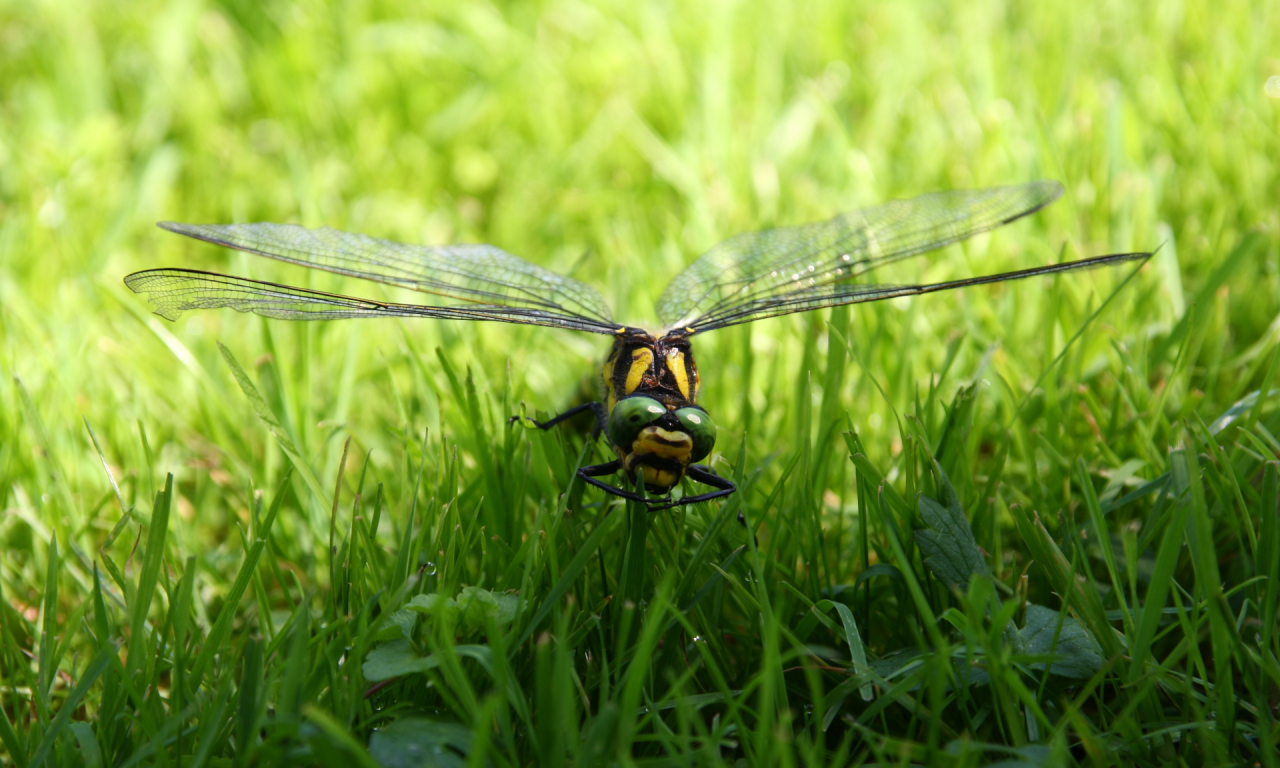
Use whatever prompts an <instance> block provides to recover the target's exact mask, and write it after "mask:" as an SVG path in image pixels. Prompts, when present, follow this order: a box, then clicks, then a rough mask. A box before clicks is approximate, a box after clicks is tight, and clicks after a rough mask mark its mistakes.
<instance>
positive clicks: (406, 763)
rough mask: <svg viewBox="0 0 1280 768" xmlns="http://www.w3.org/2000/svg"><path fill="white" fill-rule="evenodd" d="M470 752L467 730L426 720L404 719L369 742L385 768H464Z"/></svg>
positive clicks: (378, 733)
mask: <svg viewBox="0 0 1280 768" xmlns="http://www.w3.org/2000/svg"><path fill="white" fill-rule="evenodd" d="M470 749H471V731H469V730H467V728H466V726H464V725H461V724H459V723H441V722H438V721H435V720H428V719H427V718H425V717H402V718H400V719H399V720H396V721H395V722H393V723H391V724H390V725H388V726H386V727H385V728H379V729H378V730H377V731H374V733H373V736H371V737H370V738H369V754H371V755H373V759H374V760H377V761H378V762H379V763H381V764H382V766H383V768H453V767H454V766H458V767H459V768H461V766H463V765H465V764H466V760H465V755H466V753H467V752H469V751H470Z"/></svg>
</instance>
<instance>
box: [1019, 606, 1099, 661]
mask: <svg viewBox="0 0 1280 768" xmlns="http://www.w3.org/2000/svg"><path fill="white" fill-rule="evenodd" d="M1059 617H1060V614H1059V613H1058V612H1057V611H1055V610H1052V609H1050V608H1045V607H1044V606H1042V605H1035V604H1028V605H1027V623H1026V626H1024V627H1023V628H1022V630H1021V632H1020V633H1019V636H1020V638H1021V640H1022V648H1023V652H1024V653H1026V654H1027V655H1029V656H1041V655H1045V654H1053V655H1056V656H1059V657H1061V661H1054V662H1053V663H1052V665H1051V666H1050V667H1049V672H1050V673H1051V674H1054V675H1061V676H1062V677H1073V678H1076V679H1079V680H1083V679H1086V678H1089V677H1092V676H1093V674H1094V673H1095V672H1097V671H1098V670H1099V669H1102V665H1103V663H1104V662H1105V661H1106V659H1105V658H1104V657H1103V655H1102V647H1101V646H1099V645H1098V641H1097V640H1094V639H1093V635H1091V634H1089V630H1087V629H1085V627H1084V625H1083V624H1081V623H1080V622H1079V621H1077V620H1075V619H1073V618H1071V617H1070V616H1062V617H1061V619H1062V631H1060V632H1058V631H1057V630H1058V620H1059ZM1055 632H1057V635H1058V638H1057V642H1056V643H1055V642H1054V634H1055ZM1031 666H1032V668H1034V669H1044V668H1045V662H1042V661H1040V662H1036V663H1034V664H1032V665H1031Z"/></svg>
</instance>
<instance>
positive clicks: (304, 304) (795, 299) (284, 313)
mask: <svg viewBox="0 0 1280 768" xmlns="http://www.w3.org/2000/svg"><path fill="white" fill-rule="evenodd" d="M1062 191H1063V190H1062V185H1061V184H1059V183H1057V182H1055V181H1035V182H1031V183H1028V184H1020V185H1014V186H1006V187H993V188H989V189H977V190H954V191H945V192H934V193H931V194H927V195H922V196H920V197H915V198H912V199H909V200H894V201H891V202H888V203H884V204H882V205H877V206H873V207H870V208H863V209H860V210H856V211H851V212H849V213H844V214H841V215H839V216H836V217H835V218H833V219H829V220H827V221H821V222H817V223H813V224H805V225H801V226H795V227H780V228H777V229H768V230H763V231H759V232H750V233H746V234H741V235H737V236H735V237H732V238H729V239H728V240H726V241H724V242H723V243H720V244H719V245H717V246H715V247H714V248H712V249H711V250H710V251H708V252H707V253H705V254H703V255H702V256H701V257H699V258H698V259H697V260H696V261H694V262H693V264H691V265H689V267H688V268H686V269H685V270H684V271H683V272H681V273H680V274H679V275H677V276H676V277H675V279H673V280H672V281H671V283H670V284H669V285H668V286H667V288H666V289H665V290H664V291H663V293H662V295H661V296H660V297H659V299H658V302H657V316H658V319H659V321H660V322H661V323H662V325H663V327H662V329H660V330H658V331H650V330H646V329H644V328H640V327H636V326H631V325H625V324H620V323H617V322H615V321H614V320H613V317H612V314H611V313H610V311H609V307H608V304H607V303H606V302H605V300H604V298H603V297H602V296H601V295H600V293H599V292H598V291H596V290H595V289H594V288H592V287H591V286H589V285H587V284H585V283H582V282H580V281H578V280H574V279H572V278H569V277H565V276H563V275H560V274H557V273H555V272H552V271H550V270H547V269H544V268H542V267H539V266H537V265H536V264H532V263H530V262H528V261H525V260H524V259H521V258H519V257H516V256H513V255H511V254H509V253H507V252H505V251H503V250H501V249H499V248H496V247H494V246H492V245H407V244H404V243H397V242H392V241H389V240H380V239H377V238H373V237H369V236H367V235H360V234H353V233H349V232H341V231H338V230H335V229H328V228H325V229H305V228H303V227H300V226H297V225H294V224H270V223H257V224H178V223H173V222H162V223H161V224H160V226H161V227H163V228H164V229H167V230H169V231H171V232H177V233H178V234H182V235H186V236H188V237H193V238H196V239H198V240H203V241H206V242H209V243H213V244H216V245H222V246H226V247H228V248H234V249H237V250H241V251H247V252H249V253H254V254H258V255H260V256H267V257H269V258H273V259H278V260H280V261H284V262H288V263H291V264H298V265H301V266H304V267H311V268H314V269H322V270H326V271H329V272H335V273H337V274H340V275H346V276H349V277H355V278H360V279H363V280H370V281H373V282H378V283H384V284H387V285H391V286H396V287H399V288H408V289H411V290H414V291H419V292H422V293H428V294H434V295H436V296H440V297H443V298H444V299H446V300H451V301H452V302H455V303H445V304H434V305H422V304H404V303H395V302H388V301H378V300H374V299H363V298H357V297H353V296H344V295H340V294H333V293H324V292H320V291H312V290H307V289H304V288H295V287H293V286H288V285H280V284H277V283H268V282H263V281H259V280H248V279H245V278H240V277H233V276H230V275H222V274H217V273H212V272H203V271H199V270H191V269H172V268H166V269H150V270H145V271H142V272H135V273H133V274H131V275H129V276H128V277H126V278H125V284H126V285H128V286H129V287H130V288H131V289H133V290H134V291H135V292H138V293H145V294H147V296H148V298H149V299H150V300H151V302H152V303H153V304H154V305H155V312H156V314H158V315H160V316H161V317H164V318H167V319H169V320H176V319H177V318H178V316H179V315H181V314H182V313H183V312H185V311H187V310H191V309H215V308H226V307H230V308H232V309H235V310H238V311H240V312H253V313H255V314H258V315H262V316H264V317H269V318H278V319H285V320H336V319H346V318H364V317H401V318H417V317H431V318H440V319H446V320H490V321H498V322H505V323H518V324H522V325H541V326H547V327H551V328H564V329H568V330H573V331H584V332H587V333H598V334H601V335H605V336H610V337H612V339H613V346H612V349H610V351H609V355H608V357H607V358H606V360H605V363H604V367H603V370H602V382H601V383H602V385H603V386H602V390H603V393H604V395H603V399H602V401H600V402H592V403H587V404H585V405H581V406H578V407H576V408H572V409H570V410H568V411H565V412H564V413H562V414H560V415H558V416H556V417H554V418H552V419H549V420H547V421H543V422H538V421H535V420H533V419H527V420H526V421H527V422H528V423H529V424H530V425H532V426H536V427H538V428H541V429H549V428H551V427H553V426H555V425H556V424H559V423H560V422H562V421H564V420H565V419H568V418H570V417H573V416H576V415H578V414H580V413H591V414H593V416H594V417H595V427H594V430H593V433H592V434H593V438H594V437H598V436H599V435H600V434H601V433H602V432H603V433H604V434H605V435H606V436H607V437H608V440H609V443H610V445H611V447H612V448H613V451H614V453H615V458H614V459H613V460H612V461H609V462H605V463H602V464H596V465H593V466H587V467H582V468H581V469H579V470H578V476H579V477H580V478H581V479H582V480H583V481H585V482H587V483H589V484H591V485H593V486H596V487H598V488H601V489H603V490H605V491H607V492H609V493H611V494H613V495H615V496H621V497H623V498H626V499H631V500H634V501H641V502H644V503H645V504H647V505H648V506H649V508H650V509H653V510H658V509H666V508H669V507H673V506H677V505H681V504H692V503H695V502H702V501H709V500H711V499H716V498H721V497H724V496H728V495H729V494H731V493H733V492H734V491H735V490H736V487H735V485H734V484H733V483H732V482H730V481H729V480H727V479H726V478H723V477H720V476H719V475H718V474H716V472H715V471H714V470H712V469H711V468H710V467H708V466H706V465H704V464H701V463H699V462H701V461H703V460H704V459H706V458H707V457H708V456H709V455H710V454H711V451H712V448H713V447H714V446H715V441H716V426H715V422H714V421H712V419H711V417H710V415H709V414H708V413H707V412H706V410H705V409H704V408H703V407H702V406H701V405H699V404H698V395H699V390H700V386H701V380H700V378H699V376H698V367H697V365H696V363H695V362H694V357H693V347H692V343H691V339H692V338H693V337H694V336H696V335H699V334H703V333H707V332H709V331H714V330H717V329H720V328H727V327H729V326H732V325H741V324H743V323H752V322H755V321H757V320H763V319H765V318H770V317H777V316H779V315H787V314H792V313H795V312H809V311H812V310H816V309H823V308H825V307H835V306H840V305H845V304H860V303H865V302H871V301H882V300H884V299H893V298H899V297H902V296H916V295H920V294H925V293H934V292H936V291H946V290H951V289H953V288H964V287H967V286H971V285H981V284H984V283H998V282H1002V281H1006V280H1020V279H1025V278H1029V277H1036V276H1040V275H1052V274H1056V273H1059V272H1068V271H1071V270H1078V269H1089V268H1093V267H1100V266H1105V265H1114V264H1120V263H1123V262H1130V261H1139V260H1143V259H1147V258H1149V257H1150V256H1151V254H1150V253H1146V252H1141V253H1117V254H1111V255H1107V256H1097V257H1094V258H1089V259H1082V260H1079V261H1069V262H1063V263H1060V264H1050V265H1046V266H1040V267H1032V268H1030V269H1023V270H1018V271H1015V272H1004V273H1001V274H994V275H984V276H980V277H971V278H966V279H963V280H951V281H947V282H940V283H932V284H919V285H887V284H879V283H874V282H869V281H868V280H867V277H868V276H869V275H871V274H872V273H873V272H874V271H875V270H877V269H879V268H881V267H884V266H886V265H888V264H892V263H894V262H897V261H901V260H902V259H906V258H909V257H911V256H918V255H921V254H924V253H928V252H930V251H936V250H938V249H939V248H942V247H943V246H946V245H949V244H952V243H955V242H958V241H961V240H964V239H966V238H969V237H972V236H974V235H977V234H979V233H981V232H986V231H988V230H991V229H994V228H996V227H999V226H1002V225H1004V224H1008V223H1009V222H1011V221H1014V220H1015V219H1018V218H1021V217H1023V216H1026V215H1028V214H1030V213H1034V212H1035V211H1038V210H1040V209H1041V208H1043V207H1044V206H1046V205H1048V204H1049V203H1051V202H1053V201H1054V200H1056V199H1057V198H1058V197H1059V196H1060V195H1061V194H1062ZM519 419H520V417H513V418H512V421H517V420H519ZM618 473H621V474H622V476H623V477H624V478H625V480H626V482H627V484H628V485H629V487H631V488H636V487H637V486H638V485H639V484H640V483H643V485H644V491H645V493H636V492H634V491H629V490H626V489H624V488H618V487H615V486H613V485H609V484H608V483H605V482H603V481H602V480H600V479H599V478H601V477H607V476H610V475H614V474H618ZM684 478H689V479H690V480H694V481H696V482H699V483H701V484H703V485H705V486H707V487H709V488H710V489H711V490H710V491H707V492H705V493H698V494H694V495H687V496H682V497H680V498H678V499H677V498H673V497H672V493H671V491H672V489H673V488H675V487H676V486H677V485H679V484H680V482H681V480H683V479H684Z"/></svg>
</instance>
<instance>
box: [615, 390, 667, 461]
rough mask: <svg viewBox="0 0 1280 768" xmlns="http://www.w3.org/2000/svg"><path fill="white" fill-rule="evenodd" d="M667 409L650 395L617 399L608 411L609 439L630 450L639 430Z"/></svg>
mask: <svg viewBox="0 0 1280 768" xmlns="http://www.w3.org/2000/svg"><path fill="white" fill-rule="evenodd" d="M666 412H667V409H666V408H664V407H663V406H662V403H659V402H658V401H657V400H654V399H653V398H652V397H628V398H626V399H625V400H619V401H618V402H617V404H616V405H614V406H613V411H611V412H610V413H609V439H610V440H612V441H613V444H614V445H616V446H618V447H619V448H622V449H624V450H630V449H631V444H632V443H633V442H635V439H636V435H639V434H640V430H642V429H644V428H645V427H647V426H649V425H650V424H652V423H653V422H654V421H656V420H657V419H658V418H659V417H661V416H662V414H664V413H666Z"/></svg>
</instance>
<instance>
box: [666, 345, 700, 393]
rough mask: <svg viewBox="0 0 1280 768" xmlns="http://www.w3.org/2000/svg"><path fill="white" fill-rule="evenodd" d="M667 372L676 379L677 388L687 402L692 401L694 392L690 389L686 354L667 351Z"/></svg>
mask: <svg viewBox="0 0 1280 768" xmlns="http://www.w3.org/2000/svg"><path fill="white" fill-rule="evenodd" d="M667 370H669V371H671V375H672V376H674V377H675V379H676V388H678V389H679V390H680V394H681V395H682V396H683V397H684V399H685V400H692V399H693V396H694V392H693V391H692V390H691V389H690V388H689V369H688V368H686V367H685V364H684V352H681V351H680V350H678V349H674V348H668V349H667Z"/></svg>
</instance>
